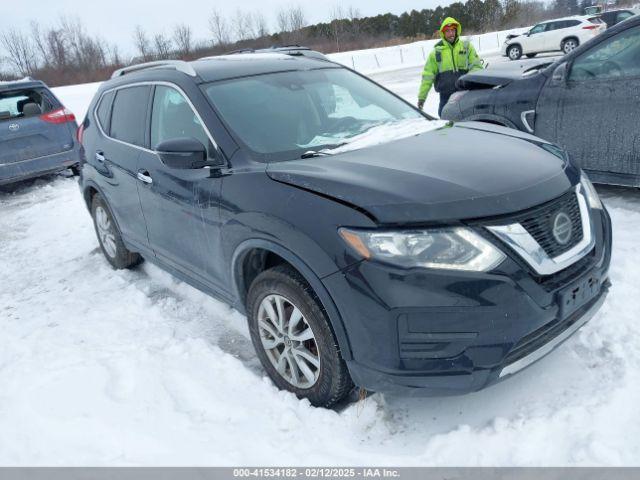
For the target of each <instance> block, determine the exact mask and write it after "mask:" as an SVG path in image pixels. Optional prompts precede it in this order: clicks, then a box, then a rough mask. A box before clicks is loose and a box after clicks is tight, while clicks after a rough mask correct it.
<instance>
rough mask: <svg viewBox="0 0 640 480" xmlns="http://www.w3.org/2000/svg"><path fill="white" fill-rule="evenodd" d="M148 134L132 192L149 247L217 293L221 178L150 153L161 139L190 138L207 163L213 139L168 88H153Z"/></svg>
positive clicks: (181, 97)
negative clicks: (135, 193) (202, 150)
mask: <svg viewBox="0 0 640 480" xmlns="http://www.w3.org/2000/svg"><path fill="white" fill-rule="evenodd" d="M150 130H151V131H150V143H149V144H150V146H151V149H150V150H149V151H146V152H143V153H142V154H141V156H140V159H139V162H138V178H139V180H140V181H139V183H138V192H139V195H140V203H141V205H142V210H143V212H144V217H145V219H146V223H147V229H148V233H149V242H150V244H151V247H152V248H153V250H154V252H155V254H156V256H157V257H158V259H159V260H161V261H163V262H164V263H167V264H169V265H170V266H172V267H173V268H175V269H177V270H179V271H181V272H183V273H185V274H187V275H189V276H190V277H192V278H194V279H196V280H198V281H200V282H201V283H203V284H205V286H211V285H213V286H214V287H215V288H216V289H217V290H220V285H219V282H220V278H219V269H217V268H216V267H217V266H218V265H219V264H220V261H219V259H218V255H219V252H220V246H219V243H220V238H219V234H220V225H219V222H220V218H219V215H220V208H219V198H220V188H221V179H220V178H216V177H215V175H213V174H212V172H214V170H210V169H208V168H200V169H193V170H191V169H188V170H181V169H172V168H169V167H167V166H166V165H164V164H163V163H162V162H161V161H160V157H159V156H158V155H157V154H156V153H154V151H155V149H156V147H157V146H158V145H159V144H160V143H162V142H164V141H166V140H171V139H176V138H187V137H190V138H195V139H197V140H199V141H200V142H202V143H203V145H205V146H206V147H207V151H208V153H209V156H210V157H211V158H213V156H214V143H213V140H212V139H211V138H210V136H209V134H208V133H207V131H206V130H205V128H204V126H203V123H202V120H201V118H200V117H199V115H198V114H197V113H196V111H195V109H194V108H193V107H192V105H191V103H190V102H189V101H188V99H187V98H186V97H185V95H184V94H183V93H182V92H181V91H180V90H179V89H177V88H175V87H173V86H168V85H157V86H156V87H155V92H154V96H153V106H152V110H151V129H150ZM223 290H224V289H223Z"/></svg>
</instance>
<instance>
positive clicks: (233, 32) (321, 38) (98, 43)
mask: <svg viewBox="0 0 640 480" xmlns="http://www.w3.org/2000/svg"><path fill="white" fill-rule="evenodd" d="M591 1H592V0H553V1H552V2H545V1H543V0H467V1H466V2H455V3H452V4H450V5H448V6H445V7H441V6H438V7H436V8H435V9H422V10H412V11H410V12H405V13H403V14H401V15H394V14H391V13H386V14H381V15H375V16H370V17H364V16H362V15H361V14H360V12H359V11H358V10H357V9H356V8H353V7H347V8H345V7H342V6H340V5H336V6H335V7H334V8H332V9H331V10H330V12H329V14H328V18H327V20H326V21H325V22H320V23H316V24H313V25H310V24H309V22H308V21H307V18H306V15H305V12H304V10H303V9H302V8H301V7H300V6H290V7H288V8H283V9H281V10H279V11H278V12H276V14H275V19H274V23H275V27H276V28H275V30H276V31H275V32H274V33H271V32H270V31H269V24H268V22H267V19H266V18H265V16H264V15H263V14H262V13H260V12H247V11H243V10H241V9H237V10H236V11H235V12H234V13H233V14H231V15H228V16H225V15H222V14H221V13H220V12H219V11H218V10H215V9H214V10H212V11H211V12H210V13H209V16H208V19H207V21H208V30H209V36H208V38H206V39H196V38H195V37H194V34H193V30H192V28H191V26H189V25H187V24H184V23H180V24H175V25H174V26H173V27H171V28H169V29H164V30H163V31H160V32H155V33H150V32H147V31H146V30H145V29H144V28H143V27H142V26H141V25H138V26H137V27H136V28H135V30H134V32H133V33H132V36H131V42H132V45H133V47H134V51H135V54H134V55H133V56H131V55H130V56H128V57H127V58H125V57H124V56H123V55H122V54H121V53H120V51H119V49H118V47H117V46H116V45H115V44H112V43H109V42H107V41H105V40H104V39H103V38H101V37H100V36H98V35H95V34H91V33H89V32H87V30H86V28H85V27H84V25H83V24H82V23H81V22H80V20H78V19H70V18H67V17H62V18H60V19H59V20H58V22H57V23H55V24H52V25H48V26H44V25H42V24H40V23H38V22H36V21H32V22H31V24H30V28H28V29H26V30H23V31H21V30H18V29H10V30H8V31H4V32H1V33H0V51H2V50H3V51H4V57H3V58H2V60H4V68H0V80H3V79H4V80H9V79H13V78H18V77H22V76H31V77H34V78H39V79H42V80H44V81H45V82H47V83H48V84H49V85H51V86H60V85H68V84H75V83H84V82H91V81H98V80H103V79H104V78H107V77H108V76H109V75H110V73H111V72H112V71H113V70H115V69H116V68H120V67H122V66H125V65H129V64H134V63H139V62H143V61H152V60H163V59H184V60H192V59H195V58H199V57H204V56H212V55H219V54H223V53H227V52H229V51H234V50H240V49H251V48H265V47H270V46H273V45H291V44H300V45H305V46H309V47H311V48H313V49H315V50H319V51H321V52H324V53H332V52H337V51H346V50H355V49H363V48H372V47H379V46H386V45H392V44H399V43H404V42H409V41H414V40H419V39H426V38H437V35H438V33H437V32H438V28H439V27H440V24H441V22H442V20H443V19H444V18H446V17H449V16H452V17H454V18H456V19H457V20H458V21H460V22H461V24H462V26H463V30H464V33H466V34H476V33H485V32H490V31H495V30H501V29H509V28H514V27H522V26H528V25H532V24H534V23H536V22H539V21H541V20H545V19H549V18H554V17H559V16H565V15H574V14H580V13H582V12H583V11H584V7H586V6H587V5H590V4H591ZM631 1H632V0H620V3H625V2H631ZM0 67H2V65H0Z"/></svg>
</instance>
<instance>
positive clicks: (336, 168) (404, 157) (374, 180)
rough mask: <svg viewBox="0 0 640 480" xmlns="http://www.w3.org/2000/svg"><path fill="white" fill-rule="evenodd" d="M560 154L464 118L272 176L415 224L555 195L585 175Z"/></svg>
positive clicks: (276, 168) (507, 209) (285, 165)
mask: <svg viewBox="0 0 640 480" xmlns="http://www.w3.org/2000/svg"><path fill="white" fill-rule="evenodd" d="M553 152H556V153H555V154H554V153H553ZM560 157H561V154H559V153H558V150H557V149H556V148H555V147H553V146H552V145H551V144H549V143H547V142H545V141H543V140H540V139H538V138H536V137H533V136H531V135H527V134H525V133H521V132H518V131H516V130H511V129H507V128H504V127H499V126H494V125H489V124H483V123H479V122H463V123H458V124H452V123H449V124H447V126H445V127H442V128H439V129H437V130H433V131H430V132H427V133H423V134H420V135H416V136H413V137H409V138H404V139H402V140H398V141H393V142H389V143H385V144H382V145H376V146H373V147H369V148H363V149H360V150H355V151H351V152H346V153H342V154H337V155H334V156H326V157H316V158H311V159H305V160H294V161H288V162H275V163H271V164H269V165H268V167H267V175H269V177H271V178H272V179H273V180H275V181H278V182H281V183H285V184H288V185H292V186H295V187H298V188H301V189H304V190H307V191H310V192H314V193H316V194H319V195H322V196H324V197H328V198H331V199H334V200H336V201H339V202H342V203H345V204H347V205H350V206H352V207H355V208H357V209H359V210H364V211H366V212H367V214H368V215H370V216H371V217H373V219H374V220H375V221H376V222H377V223H379V224H412V223H425V222H444V221H455V220H464V219H475V218H480V217H487V216H496V215H502V214H507V213H512V212H516V211H520V210H524V209H527V208H530V207H533V206H536V205H538V204H540V203H543V202H545V201H548V200H551V199H553V198H555V197H557V196H559V195H560V194H562V193H563V192H565V191H566V190H567V189H568V188H569V187H570V186H571V185H572V183H575V182H576V181H577V180H576V178H573V179H572V178H570V177H571V172H569V171H568V164H567V162H566V161H565V160H563V159H562V158H560ZM574 175H575V172H574ZM310 213H311V212H310Z"/></svg>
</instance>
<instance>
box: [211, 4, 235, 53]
mask: <svg viewBox="0 0 640 480" xmlns="http://www.w3.org/2000/svg"><path fill="white" fill-rule="evenodd" d="M209 31H210V32H211V35H212V36H213V42H214V44H215V45H220V46H223V45H227V44H228V43H229V42H230V41H231V35H230V33H229V24H228V23H227V19H226V18H224V17H223V16H222V15H221V14H220V12H219V11H218V10H215V9H214V10H213V11H212V12H211V15H210V16H209Z"/></svg>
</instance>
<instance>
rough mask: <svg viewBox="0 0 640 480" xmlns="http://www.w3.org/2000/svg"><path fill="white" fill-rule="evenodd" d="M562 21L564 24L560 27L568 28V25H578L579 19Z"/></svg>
mask: <svg viewBox="0 0 640 480" xmlns="http://www.w3.org/2000/svg"><path fill="white" fill-rule="evenodd" d="M563 23H564V26H563V27H562V28H569V27H575V26H577V25H580V21H579V20H566V21H565V22H563Z"/></svg>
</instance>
